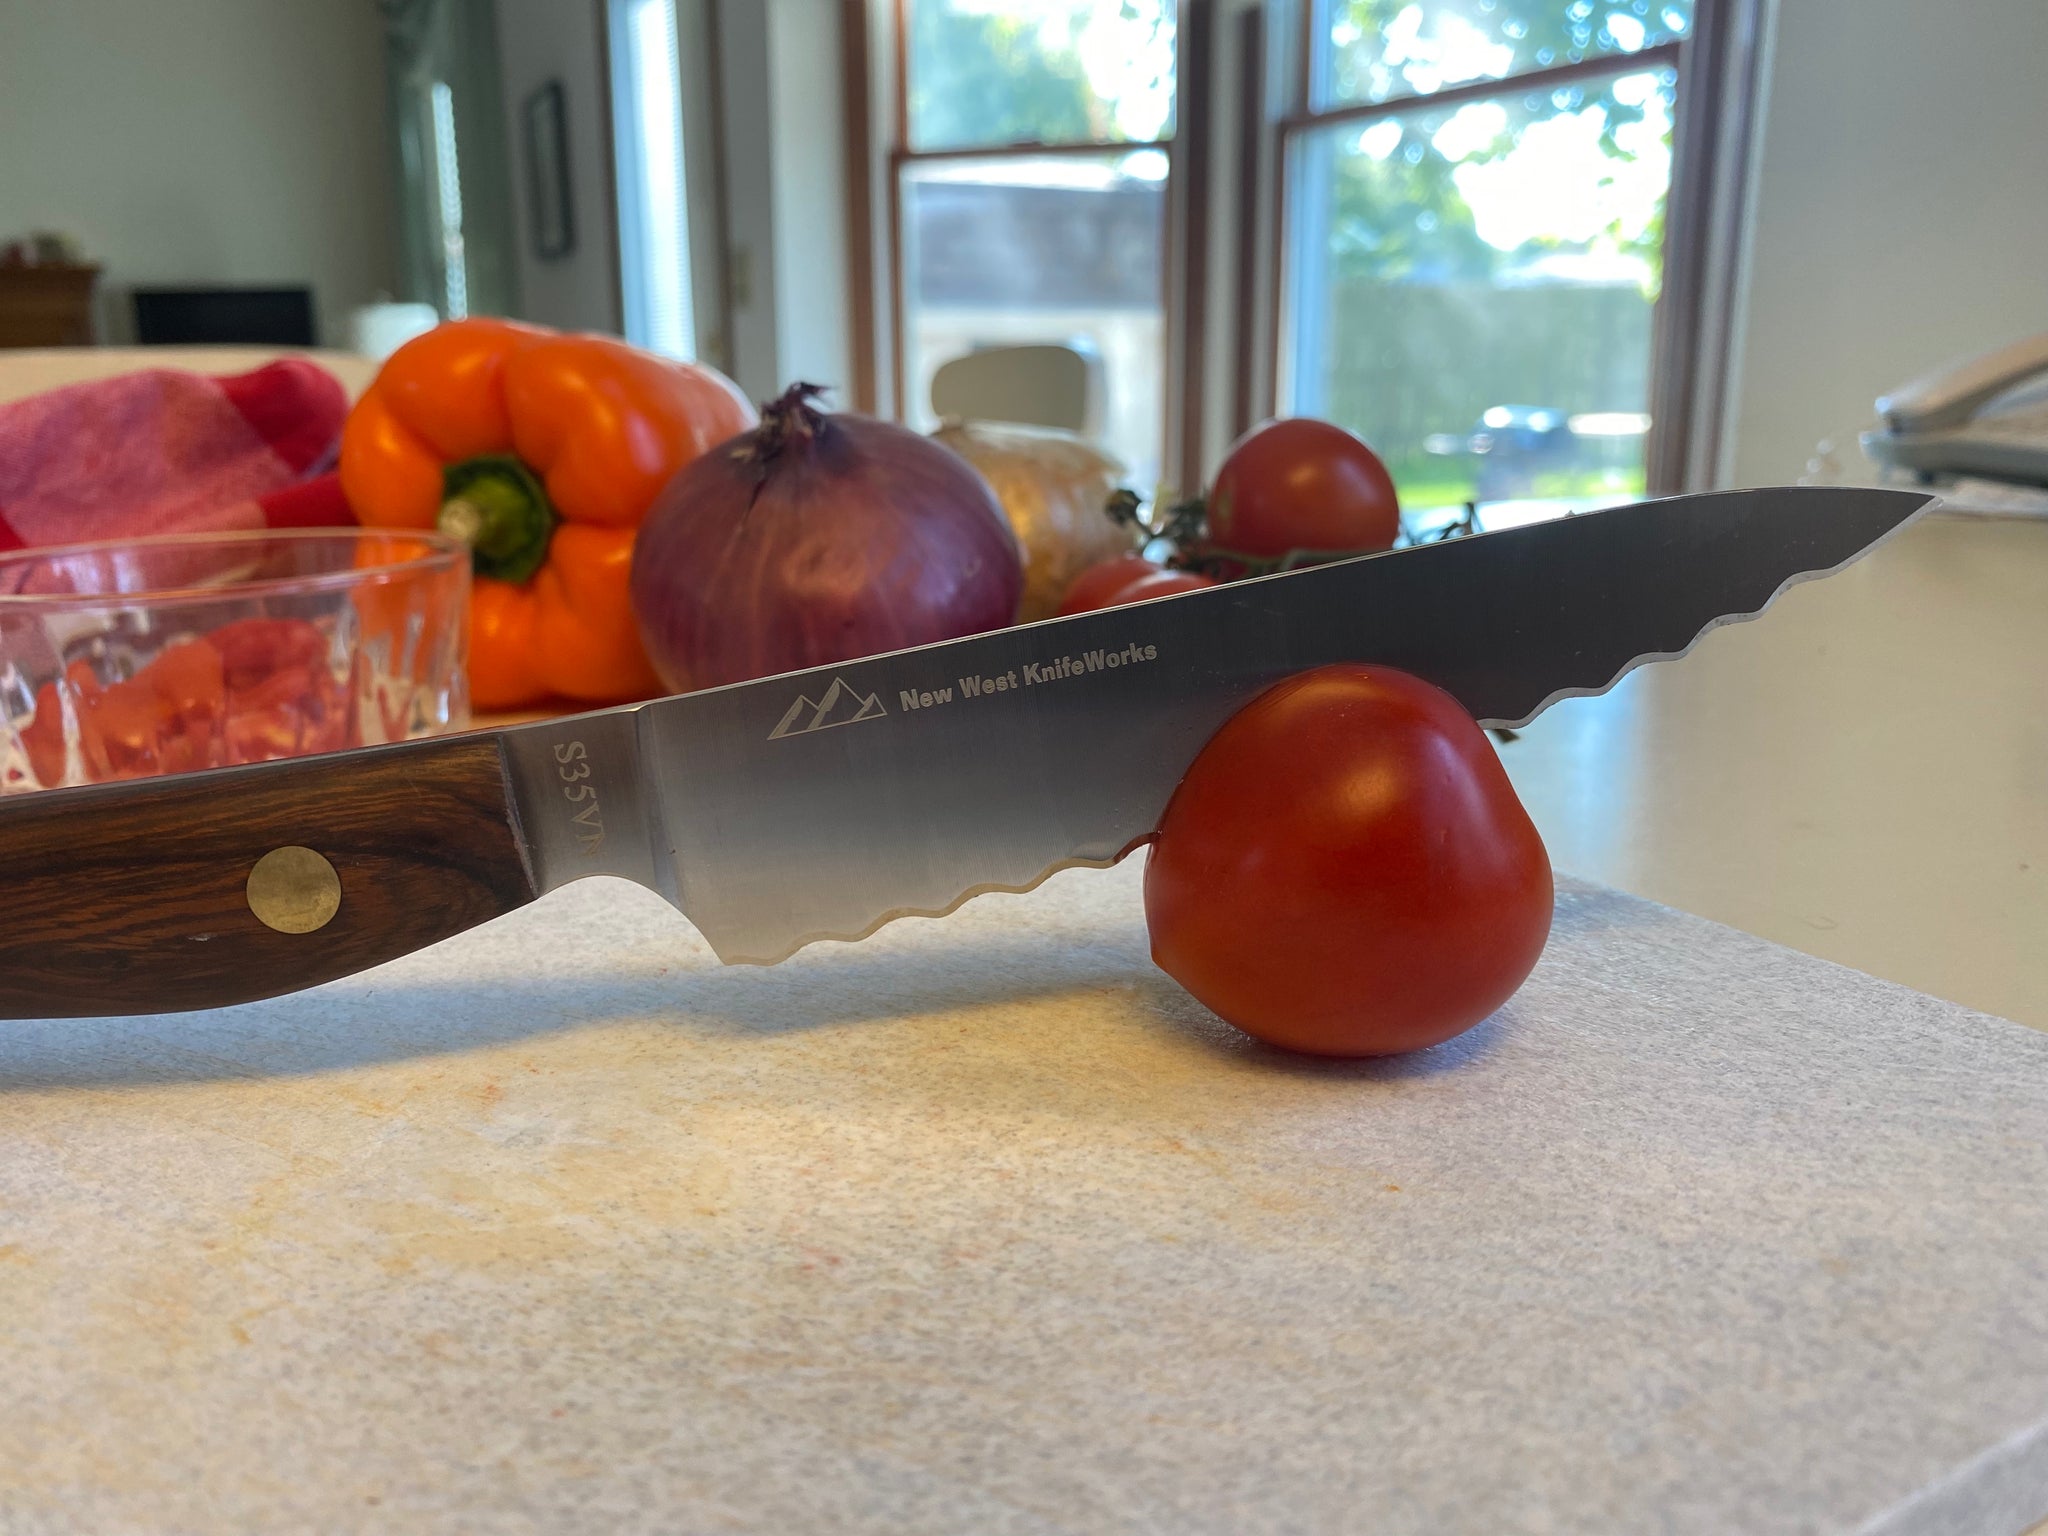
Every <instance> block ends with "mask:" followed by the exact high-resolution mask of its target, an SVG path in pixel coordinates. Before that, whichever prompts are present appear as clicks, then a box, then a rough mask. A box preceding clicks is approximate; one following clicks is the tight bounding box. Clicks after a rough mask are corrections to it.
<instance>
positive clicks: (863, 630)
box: [633, 384, 1024, 691]
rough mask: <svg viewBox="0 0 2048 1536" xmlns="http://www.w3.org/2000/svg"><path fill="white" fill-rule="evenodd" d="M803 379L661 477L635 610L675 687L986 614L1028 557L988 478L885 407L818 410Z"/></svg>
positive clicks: (852, 650)
mask: <svg viewBox="0 0 2048 1536" xmlns="http://www.w3.org/2000/svg"><path fill="white" fill-rule="evenodd" d="M820 393H822V391H821V390H820V389H819V387H818V386H817V385H815V384H798V385H796V386H795V387H794V388H792V389H791V390H790V391H789V392H788V393H787V394H785V395H783V397H782V398H781V399H780V400H777V401H775V402H774V403H773V404H771V405H768V406H766V407H764V408H763V409H762V412H761V425H760V426H759V427H757V428H756V429H754V430H753V431H751V432H743V433H741V434H740V435H739V436H738V437H735V438H733V439H732V440H731V441H730V442H727V443H723V444H721V445H720V446H718V447H716V448H713V449H712V450H711V451H710V452H708V453H706V454H703V455H702V456H700V457H699V458H697V459H696V460H694V461H693V462H692V463H691V464H690V465H689V467H688V468H687V469H685V470H684V471H683V472H682V473H681V474H679V475H677V476H676V478H675V479H674V480H673V481H671V482H670V483H669V486H668V488H667V489H666V490H664V491H663V492H662V494H661V496H660V497H659V498H658V499H657V500H656V501H655V504H654V508H653V510H652V511H651V512H649V513H648V515H647V521H646V522H645V523H644V524H643V525H642V526H641V529H640V537H639V541H638V543H637V544H636V545H635V547H634V550H633V612H634V614H635V615H636V616H637V617H638V619H639V621H640V635H641V638H642V639H643V640H644V641H645V642H646V644H647V654H648V656H649V657H650V658H652V660H653V662H654V668H655V670H656V671H657V672H659V673H660V674H661V677H662V680H663V681H664V682H666V683H667V684H668V686H669V687H671V688H673V689H676V690H677V691H684V690H687V689H692V688H712V687H716V686H718V685H719V684H721V683H736V682H741V681H744V680H745V679H747V678H750V677H766V676H768V675H769V674H771V673H775V672H793V671H796V670H798V669H799V668H803V667H814V666H822V665H824V664H826V663H828V662H834V661H845V660H848V659H850V658H852V657H855V656H872V655H874V654H876V653H877V652H880V651H893V650H897V649H900V648H901V647H904V646H910V645H927V644H930V643H931V642H932V641H935V640H951V639H954V638H956V637H958V636H960V635H972V634H977V633H979V632H981V631H982V630H988V629H1000V628H1002V627H1003V626H1004V625H1006V624H1009V623H1012V622H1013V621H1014V620H1015V619H1016V616H1017V602H1018V598H1019V597H1020V595H1021V594H1022V591H1023V582H1024V577H1023V569H1022V565H1021V563H1020V561H1019V559H1018V554H1017V542H1016V539H1015V538H1014V537H1013V536H1012V535H1011V532H1010V526H1009V524H1008V522H1006V521H1005V520H1004V517H1003V513H1002V509H1001V507H999V506H998V505H997V503H996V499H995V494H994V492H992V491H991V490H990V489H989V486H988V482H987V481H985V480H984V479H982V477H981V476H980V474H978V473H977V472H976V471H975V470H974V469H973V467H972V466H970V465H969V464H968V463H967V462H966V461H965V460H963V459H962V458H960V457H959V455H957V454H955V453H953V452H952V451H951V450H950V449H947V448H942V447H940V446H939V445H938V444H936V443H934V442H932V441H930V440H929V439H928V438H924V437H920V436H919V435H918V434H917V433H915V432H911V431H908V430H906V429H905V428H903V427H898V426H893V425H891V424H890V423H888V422H886V421H876V420H874V419H873V418H871V417H867V416H827V415H825V414H824V413H823V412H821V411H819V410H817V409H816V408H815V407H813V406H812V405H811V403H810V401H811V399H812V397H813V396H815V395H818V394H820Z"/></svg>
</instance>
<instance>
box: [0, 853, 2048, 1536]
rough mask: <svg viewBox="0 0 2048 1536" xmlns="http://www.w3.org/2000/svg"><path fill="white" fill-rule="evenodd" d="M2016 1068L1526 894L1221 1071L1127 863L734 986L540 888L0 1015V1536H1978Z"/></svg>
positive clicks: (2007, 1035)
mask: <svg viewBox="0 0 2048 1536" xmlns="http://www.w3.org/2000/svg"><path fill="white" fill-rule="evenodd" d="M2044 1136H2048V1037H2044V1036H2042V1035H2037V1034H2035V1033H2033V1032H2031V1031H2028V1030H2026V1029H2022V1028H2020V1027H2018V1026H2016V1025H2010V1024H2005V1023H2001V1022H1998V1021H1995V1020H1991V1019H1987V1018H1984V1017H1981V1016H1978V1015H1973V1014H1970V1013H1967V1012H1964V1011H1962V1010H1960V1009H1957V1008H1954V1007H1951V1006H1949V1005H1947V1004H1944V1003H1941V1002H1937V1001H1934V1000H1932V999H1929V998H1926V997H1922V996H1918V995H1916V994H1913V993H1910V992H1907V991H1904V990H1902V989H1900V988H1897V987H1894V986H1890V985H1887V984H1884V983H1880V982H1877V981H1873V980H1871V979H1869V978H1867V977H1864V976H1860V975H1857V974H1855V973H1852V972H1848V971H1844V970H1840V969H1837V968H1835V967H1832V966H1830V965H1828V964H1826V963H1824V962H1821V961H1817V960H1813V959H1810V958H1807V957H1804V956H1801V955H1797V954H1794V953H1792V952H1790V951H1787V950H1783V949H1779V948H1775V947H1773V946H1771V945H1768V944H1766V943H1764V942H1762V941H1760V940H1757V939H1753V938H1749V937H1746V936H1744V935H1741V934H1738V933H1735V932H1732V931H1730V930H1727V929H1722V928H1716V927H1713V926H1711V925H1709V924H1706V923H1704V922H1701V921H1698V920H1696V919H1693V918H1689V917H1684V916H1680V915H1678V914H1675V913H1672V912H1669V911H1666V910H1663V909H1660V908H1656V907H1652V906H1649V905H1646V904H1644V903H1641V902H1638V901H1634V900H1631V899H1628V898H1624V897H1620V896H1616V895H1614V894H1612V893H1608V892H1603V891H1598V890H1593V889H1589V888H1568V889H1567V890H1566V892H1565V894H1564V896H1563V898H1562V903H1561V907H1560V911H1559V917H1558V924H1557V931H1556V936H1555V938H1554V939H1553V941H1552V945H1551V949H1550V953H1549V955H1548V956H1547V957H1546V959H1545V960H1544V963H1543V965H1542V967H1541V968H1540V969H1539V970H1538V972H1537V974H1536V976H1535V977H1534V978H1533V979H1532V980H1531V981H1530V983H1529V984H1528V986H1527V987H1526V988H1525V989H1524V990H1523V992H1522V993H1521V995H1520V996H1519V997H1518V998H1517V999H1516V1000H1515V1001H1514V1002H1513V1003H1512V1004H1511V1005H1510V1006H1509V1008H1508V1009H1507V1010H1505V1011H1504V1012H1503V1013H1502V1014H1501V1015H1500V1016H1499V1017H1497V1018H1496V1019H1495V1020H1493V1021H1491V1022H1490V1023H1489V1024H1487V1025H1485V1026H1482V1027H1481V1028H1480V1029H1479V1030H1477V1031H1475V1032H1474V1033H1472V1034H1471V1035H1469V1036H1467V1037H1465V1038H1464V1039H1463V1040H1461V1041H1458V1042H1456V1043H1454V1044H1452V1045H1450V1046H1447V1047H1444V1048H1442V1049H1439V1050H1437V1051H1435V1052H1432V1053H1429V1054H1427V1055H1425V1056H1422V1057H1419V1058H1415V1059H1412V1060H1407V1061H1399V1062H1393V1063H1383V1064H1378V1065H1331V1064H1320V1063H1315V1062H1310V1061H1304V1060H1299V1059H1292V1058H1287V1057H1283V1056H1279V1055H1276V1054H1273V1053H1270V1052H1267V1051H1264V1050H1262V1049H1260V1048H1257V1047H1252V1046H1248V1045H1247V1044H1245V1043H1244V1042H1242V1041H1241V1040H1239V1039H1238V1038H1236V1037H1234V1036H1233V1035H1232V1034H1231V1033H1230V1032H1229V1031H1227V1030H1225V1029H1224V1028H1222V1027H1221V1026H1220V1025H1218V1024H1216V1023H1215V1022H1214V1021H1213V1020H1211V1019H1209V1018H1207V1017H1206V1016H1205V1015H1204V1014H1203V1012H1202V1010H1201V1009H1199V1008H1198V1007H1196V1006H1195V1005H1194V1004H1193V1003H1192V1002H1190V1001H1189V1000H1188V999H1187V998H1186V997H1185V996H1183V995H1182V994H1180V993H1179V992H1178V991H1177V990H1176V989H1175V988H1174V987H1173V986H1172V984H1171V983H1170V982H1168V981H1166V980H1165V979H1164V978H1163V977H1161V976H1160V975H1159V974H1158V973H1156V972H1155V971H1153V970H1152V969H1151V968H1150V967H1149V965H1148V964H1147V961H1146V958H1145V945H1144V932H1143V924H1142V920H1141V917H1140V913H1139V909H1138V902H1137V868H1136V865H1135V863H1133V864H1131V865H1127V866H1126V867H1125V868H1123V869H1122V870H1119V871H1116V872H1113V873H1109V874H1101V873H1096V872H1088V871H1075V872H1071V873H1069V874H1066V875H1063V876H1060V877H1059V878H1057V879H1055V880H1054V881H1052V882H1051V883H1050V884H1048V885H1047V886H1046V887H1044V888H1043V889H1041V890H1039V891H1038V892H1036V893H1034V894H1032V895H1030V896H1026V897H1001V898H987V899H984V900H981V901H977V902H975V903H973V904H971V905H970V906H969V907H968V908H967V909H965V910H964V911H962V912H961V913H959V914H957V915H956V916H955V917H953V918H951V919H948V920H946V921H944V922H911V923H901V924H897V925H895V926H894V927H892V928H889V929H886V930H884V932H883V933H882V934H881V935H879V936H877V937H876V938H875V939H873V940H871V941H870V942H869V943H867V944H864V945H860V946H854V947H838V946H827V947H823V948H819V949H816V950H813V951H810V952H807V953H806V954H804V955H802V956H800V957H799V958H798V959H797V960H795V961H793V962H791V963H790V964H788V965H785V966H783V967H780V968H777V969H775V970H772V971H760V970H733V971H722V970H719V969H717V968H716V967H715V966H713V965H712V964H711V963H710V961H709V958H708V956H707V955H706V953H705V951H704V949H703V947H702V946H701V945H700V944H698V943H697V942H696V941H695V939H694V937H693V936H692V935H691V934H690V932H689V930H688V929H687V927H686V926H685V925H684V924H683V923H682V922H681V920H680V919H678V918H676V917H675V916H674V915H673V914H672V913H670V912H669V911H668V910H667V909H666V908H665V907H663V906H662V905H661V904H660V903H659V902H657V901H656V900H654V899H653V898H652V897H648V896H646V895H645V894H644V893H640V892H637V891H634V890H632V889H630V888H627V887H624V886H620V885H615V884H612V883H610V882H592V883H590V884H588V885H585V886H582V887H577V888H572V889H571V890H570V891H567V892H564V893H562V894H560V895H558V896H557V897H554V898H551V899H550V900H548V901H546V902H544V903H542V904H541V905H539V906H537V907H535V908H531V909H529V910H527V911H526V912H523V913H520V914H517V915H515V916H514V917H512V918H510V919H507V920H504V921H502V922H501V923H499V924H496V925H494V926H493V927H491V928H488V929H485V930H482V931H479V932H477V933H474V934H471V935H467V936H465V937H463V938H461V939H458V940H454V941H451V942H450V943H448V944H446V945H444V946H442V947H441V948H440V949H438V950H436V951H434V952H430V953H428V954H425V955H422V956H417V957H414V958H413V959H411V960H409V961H406V962H403V963H401V964H398V965H395V966H392V967H389V968H387V969H386V970H384V971H382V972H379V973H376V974H374V975H371V976H368V977H363V978H358V979H356V980H354V981H352V982H346V983H341V984H337V985H335V986H332V987H328V988H326V989H324V990H322V991H320V992H318V993H314V994H309V995H307V996H303V997H300V998H296V999H286V1000H281V1001H278V1002H275V1003H270V1004H262V1005H256V1006H252V1007H247V1008H242V1009H236V1010H230V1011H225V1012H220V1013H214V1014H205V1015H191V1016H186V1017H182V1018H176V1017H174V1018H164V1019H156V1020H120V1021H112V1022H104V1023H79V1022H66V1023H50V1024H0V1348H4V1359H0V1395H4V1398H5V1402H4V1411H0V1530H5V1531H8V1532H27V1531H34V1532H69V1531H110V1530H150V1531H159V1530H189V1531H208V1532H232V1531H276V1530H287V1529H321V1530H329V1531H332V1530H345V1529H351V1528H363V1529H404V1530H409V1531H411V1530H451V1531H452V1530H463V1531H537V1530H546V1531H565V1532H566V1531H577V1532H583V1531H596V1530H606V1531H611V1530H647V1531H656V1530H659V1531H707V1532H708V1531H759V1532H778V1533H781V1532H796V1531H824V1530H831V1531H835V1532H836V1531H856V1532H878V1533H879V1532H889V1533H902V1532H976V1533H984V1532H987V1533H1002V1532H1032V1533H1039V1532H1045V1533H1050V1532H1083V1531H1130V1530H1150V1531H1162V1532H1175V1533H1200V1532H1217V1533H1224V1532H1228V1533H1233V1536H1235V1533H1244V1532H1264V1531H1273V1532H1280V1531H1289V1532H1294V1531H1300V1532H1324V1531H1327V1532H1339V1531H1344V1532H1363V1531H1370V1532H1417V1533H1420V1532H1429V1533H1446V1532H1484V1533H1488V1536H1492V1533H1499V1532H1509V1531H1516V1532H1519V1531H1556V1532H1573V1533H1595V1532H1616V1533H1621V1532H1630V1533H1634V1532H1649V1531H1668V1532H1701V1533H1708V1532H1711V1533H1716V1536H1721V1533H1729V1532H1771V1531H1802V1532H1803V1531H1815V1532H1819V1531H1839V1532H1852V1531H1869V1532H1886V1533H1909V1532H1910V1533H1931V1532H1950V1531H1956V1532H1961V1531H1971V1532H1980V1531H1981V1532H2001V1531H2018V1530H2020V1529H2022V1528H2023V1527H2025V1525H2026V1524H2027V1523H2028V1522H2029V1521H2030V1520H2032V1519H2034V1518H2037V1517H2038V1516H2040V1515H2041V1514H2043V1513H2048V1150H2044Z"/></svg>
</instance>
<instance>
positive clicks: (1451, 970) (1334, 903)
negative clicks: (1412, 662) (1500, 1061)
mask: <svg viewBox="0 0 2048 1536" xmlns="http://www.w3.org/2000/svg"><path fill="white" fill-rule="evenodd" d="M1551 906H1552V889H1551V877H1550V859H1549V856H1548V855H1547V854H1546V853H1545V852H1544V848H1543V841H1542V839H1541V838H1540V837H1539V836H1538V835H1537V832H1536V828H1535V826H1534V824H1533V823H1532V822H1531V821H1530V820H1529V815H1528V813H1527V812H1526V811H1525V810H1523V808H1522V804H1521V802H1520V801H1519V800H1518V799H1517V798H1516V797H1515V792H1514V788H1513V786H1512V785H1511V784H1510V783H1509V782H1508V777H1507V774H1506V772H1505V771H1504V770H1503V769H1502V768H1501V765H1500V760H1499V758H1498V757H1496V756H1495V754H1494V751H1493V748H1492V747H1491V745H1490V744H1489V743H1488V742H1487V740H1486V736H1485V733H1484V732H1482V731H1481V730H1480V729H1479V727H1478V726H1477V725H1475V724H1474V723H1473V721H1472V719H1471V717H1470V716H1469V715H1467V714H1466V713H1465V711H1464V710H1463V709H1462V708H1460V707H1459V705H1458V703H1457V701H1456V700H1455V699H1453V698H1451V696H1450V695H1449V694H1446V693H1444V692H1442V691H1441V690H1440V689H1437V688H1434V687H1432V686H1430V685H1429V684H1428V683H1425V682H1423V681H1422V680H1421V679H1419V678H1415V677H1411V676H1409V675H1408V674H1406V673H1404V672H1397V671H1394V670H1392V669H1391V668H1387V667H1376V666H1366V665H1358V664H1351V663H1345V664H1341V665H1337V666H1328V667H1320V668H1318V669H1316V670H1315V671H1312V672H1304V673H1302V674H1300V675H1299V676H1297V677H1292V678H1289V679H1288V680H1287V681H1285V682H1283V683H1280V684H1277V685H1276V686H1274V687H1273V688H1270V689H1268V690H1267V691H1266V692H1265V693H1263V694H1261V695H1259V697H1258V698H1256V699H1254V700H1253V701H1252V702H1251V703H1250V704H1248V705H1247V706H1246V707H1245V708H1244V709H1242V710H1240V711H1239V712H1238V713H1237V714H1236V715H1235V716H1233V717H1232V718H1231V719H1230V720H1229V721H1228V722H1227V723H1226V724H1225V725H1224V726H1223V728H1222V729H1221V730H1220V731H1218V732H1217V733H1216V735H1215V736H1214V737H1213V738H1212V739H1211V740H1210V741H1209V743H1208V745H1207V746H1205V747H1204V748H1203V749H1202V751H1201V753H1200V755H1199V756H1197V757H1196V759H1195V761H1194V762H1193V764H1192V765H1190V767H1189V768H1188V771H1187V774H1186V776H1185V777H1184V778H1183V779H1182V780H1181V783H1180V787H1179V788H1178V789H1176V790H1175V791H1174V795H1173V799H1172V801H1171V802H1170V803H1169V804H1168V806H1167V808H1166V815H1165V817H1164V818H1163V819H1162V821H1161V822H1160V825H1159V832H1158V836H1157V838H1156V839H1155V841H1154V842H1153V845H1152V849H1151V852H1150V854H1149V855H1148V856H1147V859H1146V864H1145V921H1146V924H1147V926H1148V928H1149V929H1150V931H1151V938H1152V957H1153V959H1154V960H1155V961H1157V962H1158V964H1159V966H1160V967H1161V969H1163V970H1165V971H1166V972H1167V974H1169V975H1170V976H1172V977H1173V978H1174V979H1175V980H1176V981H1178V982H1179V983H1180V984H1181V985H1182V986H1184V987H1186V988H1187V989H1188V991H1190V992H1191V993H1193V994H1194V995H1195V997H1196V998H1197V999H1199V1000H1200V1001H1201V1002H1202V1003H1204V1004H1206V1005H1207V1006H1208V1007H1209V1008H1210V1009H1211V1010H1212V1011H1213V1012H1215V1013H1217V1014H1219V1015H1221V1016H1222V1017H1223V1018H1224V1019H1226V1020H1227V1021H1229V1022H1230V1023H1232V1024H1234V1025H1236V1026H1237V1027H1238V1028H1239V1029H1242V1030H1244V1031H1245V1032H1246V1033H1248V1034H1252V1035H1256V1036H1257V1037H1258V1038H1260V1039H1261V1040H1265V1041H1268V1042H1270V1043H1271V1044H1274V1045H1279V1046H1285V1047H1287V1048H1289V1049H1292V1050H1297V1051H1308V1052H1313V1053H1315V1054H1318V1055H1327V1056H1381V1055H1389V1054H1392V1053H1394V1052H1399V1051H1412V1050H1418V1049H1420V1048H1421V1047H1423V1046H1429V1045H1435V1044H1437V1043H1438V1042H1439V1041H1443V1040H1448V1039H1449V1038H1450V1037H1451V1036H1453V1035H1456V1034H1459V1033H1461V1032H1462V1031H1464V1030H1466V1029H1469V1028H1470V1027H1471V1026H1472V1025H1474V1024H1477V1023H1478V1022H1480V1020H1482V1019H1484V1018H1486V1017H1487V1016H1488V1015H1489V1014H1491V1013H1492V1012H1493V1011H1494V1010H1495V1009H1496V1008H1498V1007H1499V1006H1500V1005H1501V1004H1502V1003H1504V1002H1506V1001H1507V999H1508V998H1509V997H1510V996H1512V995H1513V993H1514V991H1515V989H1516V988H1517V987H1519V986H1520V985H1521V984H1522V982H1523V980H1524V979H1525V978H1526V977H1527V976H1528V974H1529V972H1530V971H1531V970H1532V969H1533V968H1534V967H1535V964H1536V960H1537V957H1538V956H1540V955H1541V954H1542V953H1543V945H1544V942H1545V941H1546V940H1547V939H1548V937H1549V934H1550V917H1551Z"/></svg>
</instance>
